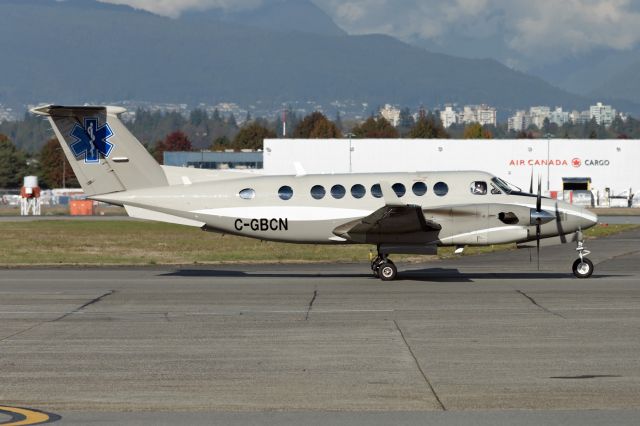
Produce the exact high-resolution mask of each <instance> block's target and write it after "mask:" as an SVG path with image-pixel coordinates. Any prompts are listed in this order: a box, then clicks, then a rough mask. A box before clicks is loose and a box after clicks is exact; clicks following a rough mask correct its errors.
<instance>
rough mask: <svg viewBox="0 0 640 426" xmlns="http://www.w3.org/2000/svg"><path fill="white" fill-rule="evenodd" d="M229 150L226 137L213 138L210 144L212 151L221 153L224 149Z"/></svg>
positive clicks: (229, 142)
mask: <svg viewBox="0 0 640 426" xmlns="http://www.w3.org/2000/svg"><path fill="white" fill-rule="evenodd" d="M230 148H231V141H230V140H229V138H228V137H226V136H220V137H219V138H215V139H214V140H213V143H212V144H211V150H212V151H223V150H225V149H230Z"/></svg>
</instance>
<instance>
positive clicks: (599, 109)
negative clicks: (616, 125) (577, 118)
mask: <svg viewBox="0 0 640 426" xmlns="http://www.w3.org/2000/svg"><path fill="white" fill-rule="evenodd" d="M615 117H616V110H615V109H613V107H612V106H611V105H602V102H598V103H597V104H596V105H592V106H591V107H590V108H589V119H590V120H596V123H598V125H604V126H611V124H612V123H613V119H614V118H615Z"/></svg>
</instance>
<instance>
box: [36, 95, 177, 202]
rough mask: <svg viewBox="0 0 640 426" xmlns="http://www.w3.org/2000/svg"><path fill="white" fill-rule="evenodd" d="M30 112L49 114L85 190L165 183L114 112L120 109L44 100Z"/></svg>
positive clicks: (104, 190) (94, 191) (106, 190)
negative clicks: (67, 104) (51, 102)
mask: <svg viewBox="0 0 640 426" xmlns="http://www.w3.org/2000/svg"><path fill="white" fill-rule="evenodd" d="M31 112H33V113H35V114H39V115H43V116H46V117H48V118H49V121H50V122H51V126H52V127H53V130H54V131H55V134H56V136H57V138H58V141H59V142H60V145H61V146H62V150H63V151H64V154H65V155H66V156H67V158H68V159H69V162H70V163H71V167H72V168H73V171H74V172H75V174H76V177H77V178H78V181H79V182H80V185H81V186H82V189H83V190H84V192H85V193H86V194H87V195H89V196H93V195H100V194H108V193H112V192H119V191H126V190H130V189H141V188H152V187H158V186H166V185H168V183H167V178H166V176H165V174H164V172H163V171H162V168H161V167H160V165H159V164H158V163H157V162H156V161H155V160H154V158H153V157H152V156H151V155H150V154H149V153H148V152H147V150H146V149H145V147H144V146H143V145H142V144H141V143H140V142H139V141H138V140H137V139H136V138H135V137H134V136H133V135H132V134H131V132H129V130H128V129H127V128H126V127H125V126H124V124H123V123H122V121H120V119H119V118H118V114H121V113H123V112H125V109H123V108H119V107H91V106H79V107H66V106H53V105H50V106H44V107H38V108H34V109H32V110H31Z"/></svg>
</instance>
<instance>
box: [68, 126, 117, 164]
mask: <svg viewBox="0 0 640 426" xmlns="http://www.w3.org/2000/svg"><path fill="white" fill-rule="evenodd" d="M69 135H70V136H71V137H73V138H74V139H75V142H74V143H72V144H71V151H73V155H75V156H76V158H79V157H80V156H82V155H84V162H85V163H86V164H95V163H99V162H100V154H102V155H103V156H104V158H109V155H110V154H111V151H112V150H113V147H114V145H113V144H112V143H111V142H109V141H108V139H109V138H110V137H111V136H113V131H112V130H111V127H109V124H107V123H104V124H103V125H102V126H100V127H98V118H97V117H86V118H85V119H84V127H82V126H80V125H79V124H76V125H75V127H74V128H73V130H71V133H70V134H69Z"/></svg>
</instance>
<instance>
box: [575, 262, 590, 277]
mask: <svg viewBox="0 0 640 426" xmlns="http://www.w3.org/2000/svg"><path fill="white" fill-rule="evenodd" d="M592 274H593V262H591V261H590V260H589V259H587V258H584V259H583V260H580V259H576V261H575V262H573V275H575V276H576V278H589V277H590V276H591V275H592Z"/></svg>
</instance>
